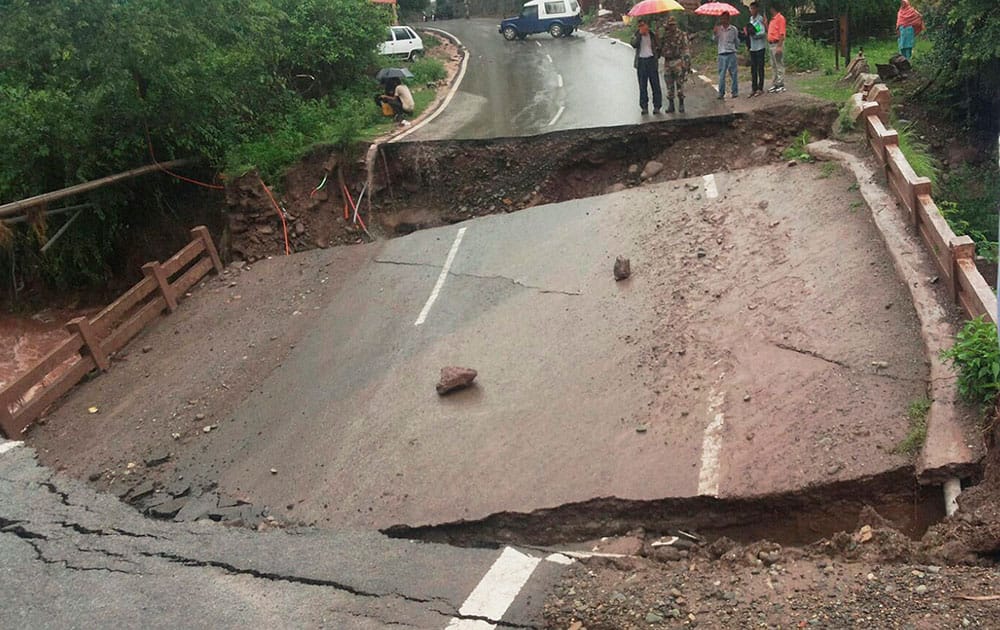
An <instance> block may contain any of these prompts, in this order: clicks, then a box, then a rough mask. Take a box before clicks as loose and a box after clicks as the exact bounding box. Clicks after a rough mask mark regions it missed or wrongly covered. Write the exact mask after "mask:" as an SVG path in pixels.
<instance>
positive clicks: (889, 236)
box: [807, 140, 985, 485]
mask: <svg viewBox="0 0 1000 630" xmlns="http://www.w3.org/2000/svg"><path fill="white" fill-rule="evenodd" d="M807 150H808V151H809V153H810V154H811V155H813V156H814V157H816V158H817V159H824V160H833V161H837V162H840V163H841V164H843V165H844V166H846V167H847V169H848V170H849V171H850V172H852V173H853V174H854V176H855V178H856V179H857V182H858V186H859V190H860V192H861V195H862V197H863V198H864V200H865V203H866V204H867V205H868V208H869V210H870V211H871V214H872V219H873V221H874V223H875V225H876V227H877V228H878V230H879V233H880V234H881V236H882V240H883V242H884V243H885V246H886V249H888V251H889V254H890V256H891V258H892V261H893V265H894V267H895V269H896V273H897V274H898V275H899V277H900V279H901V280H902V281H903V282H905V283H906V286H907V288H908V289H909V291H910V297H911V300H912V302H913V306H914V308H915V309H916V312H917V318H918V320H919V322H920V334H921V337H922V339H923V343H924V352H925V355H926V360H927V362H928V364H929V366H930V374H929V379H928V388H927V395H928V397H929V398H930V400H931V405H930V410H929V411H928V413H927V439H926V440H925V442H924V447H923V449H922V451H921V453H920V457H919V458H918V460H917V463H916V475H917V479H918V481H919V482H920V483H922V484H927V485H930V484H943V483H944V482H945V481H946V480H947V479H949V478H951V477H968V476H973V475H975V474H976V473H978V471H979V469H980V465H981V462H982V459H983V456H984V454H985V453H984V450H983V446H982V444H981V441H980V440H978V439H977V432H976V429H975V426H970V423H969V422H968V421H966V419H964V417H963V414H962V413H961V409H960V407H959V403H958V385H957V377H956V375H955V373H954V371H953V370H952V369H951V368H950V367H949V366H948V365H947V364H946V363H945V362H944V360H942V359H941V351H942V350H944V349H946V348H948V347H950V346H951V345H952V343H953V342H954V339H955V333H956V329H955V326H954V324H953V323H952V321H951V319H950V318H949V316H948V314H947V312H946V310H945V307H943V306H942V305H941V303H940V300H939V299H938V297H937V295H936V291H935V289H934V287H933V285H931V284H930V283H929V282H928V281H927V278H926V277H924V275H925V274H923V273H921V271H920V269H919V264H920V263H922V262H925V260H924V259H925V258H926V257H927V256H928V255H929V254H928V253H927V252H926V251H925V249H924V246H923V243H922V242H921V241H920V239H919V237H918V236H916V235H914V234H911V233H910V231H909V230H908V229H907V224H906V222H905V220H904V218H903V214H902V212H901V211H900V210H899V208H898V202H897V201H896V199H895V198H894V197H893V196H892V194H891V193H890V192H889V191H888V190H887V189H886V188H884V187H883V186H882V185H881V184H879V183H878V181H879V180H878V178H877V177H876V170H875V169H873V168H872V167H871V166H870V165H869V164H868V163H866V161H864V160H862V159H861V158H858V157H857V156H854V155H851V154H850V153H847V152H845V151H841V150H839V149H837V148H835V142H833V141H830V140H821V141H818V142H814V143H811V144H810V145H808V147H807ZM928 262H929V261H928ZM929 264H933V263H929Z"/></svg>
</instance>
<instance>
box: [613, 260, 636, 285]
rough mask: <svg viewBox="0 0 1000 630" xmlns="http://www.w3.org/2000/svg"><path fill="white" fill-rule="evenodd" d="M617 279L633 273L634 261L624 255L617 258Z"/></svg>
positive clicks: (615, 270) (615, 269)
mask: <svg viewBox="0 0 1000 630" xmlns="http://www.w3.org/2000/svg"><path fill="white" fill-rule="evenodd" d="M614 273H615V281H620V280H624V279H625V278H628V277H629V276H631V275H632V262H631V261H630V260H629V259H628V258H625V257H623V256H619V257H618V258H615V268H614Z"/></svg>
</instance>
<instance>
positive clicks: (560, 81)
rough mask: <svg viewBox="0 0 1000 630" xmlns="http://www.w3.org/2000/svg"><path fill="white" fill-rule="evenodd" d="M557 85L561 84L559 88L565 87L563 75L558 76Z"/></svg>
mask: <svg viewBox="0 0 1000 630" xmlns="http://www.w3.org/2000/svg"><path fill="white" fill-rule="evenodd" d="M556 83H558V84H559V87H562V86H563V79H562V75H561V74H557V75H556Z"/></svg>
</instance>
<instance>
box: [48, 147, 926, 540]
mask: <svg viewBox="0 0 1000 630" xmlns="http://www.w3.org/2000/svg"><path fill="white" fill-rule="evenodd" d="M850 184H851V181H850V180H849V178H847V177H846V175H845V174H844V173H843V172H840V173H831V172H827V171H826V170H824V169H821V168H819V167H816V166H805V165H804V166H800V167H797V168H795V169H790V168H787V167H786V166H784V165H774V166H768V167H764V168H757V169H748V170H743V171H735V172H732V173H726V174H720V175H718V176H717V177H716V178H715V187H716V189H717V190H718V191H719V197H718V198H714V199H708V198H707V197H706V196H705V190H704V183H703V180H702V179H701V178H695V179H689V180H684V181H675V182H664V183H661V184H655V185H646V186H643V187H640V188H635V189H630V190H626V191H624V192H621V193H615V194H611V195H605V196H601V197H594V198H589V199H580V200H576V201H570V202H566V203H560V204H552V205H547V206H539V207H535V208H529V209H526V210H522V211H519V212H517V213H511V214H505V215H493V216H488V217H482V218H479V219H475V220H471V221H466V222H464V223H463V224H462V227H463V228H465V230H466V232H465V233H464V238H463V240H462V241H461V246H460V247H459V248H458V249H457V250H455V255H454V257H453V260H452V265H451V267H450V269H449V273H448V274H447V275H446V276H445V277H444V282H443V285H441V287H440V289H439V290H437V291H436V293H435V287H436V285H437V282H438V280H439V278H440V276H441V270H442V266H443V265H444V264H445V261H446V259H448V258H449V254H450V252H451V251H452V248H453V247H454V243H455V240H456V235H457V232H458V229H459V228H458V227H456V226H447V227H442V228H437V229H431V230H424V231H420V232H417V233H414V234H411V235H409V236H406V237H402V238H398V239H394V240H392V241H387V242H383V243H378V244H373V245H370V246H360V247H353V248H338V249H333V250H328V251H316V252H309V253H306V254H302V255H299V256H296V257H293V258H290V259H281V258H276V259H274V260H270V261H264V262H260V263H258V264H255V265H254V266H253V268H252V269H251V270H245V271H242V272H238V273H237V272H230V274H229V275H228V276H227V277H224V278H221V279H213V280H210V281H209V282H207V283H206V286H205V288H204V289H203V290H202V291H199V292H196V293H195V295H194V296H193V297H192V298H191V299H190V300H188V301H187V302H186V303H185V305H184V308H182V309H179V310H178V311H177V313H175V314H174V315H172V316H171V317H169V318H165V319H163V320H161V324H159V325H157V326H154V327H153V328H151V329H149V330H148V331H147V332H146V333H144V336H143V337H142V338H141V339H140V340H139V341H137V342H136V344H135V345H136V346H147V347H149V348H150V349H151V351H150V352H149V353H133V354H131V355H129V357H128V358H127V360H126V361H122V362H119V363H118V364H116V366H115V367H114V369H112V370H111V371H110V372H109V373H107V374H105V375H103V376H101V377H100V378H98V379H95V380H94V381H93V382H92V383H87V384H85V385H83V386H82V387H79V388H77V389H76V390H75V391H74V392H73V393H72V394H70V396H68V397H67V399H66V401H65V403H64V404H63V405H62V407H61V408H60V409H58V410H56V411H55V412H54V413H53V414H52V415H51V416H50V418H49V420H48V423H47V424H46V425H45V426H41V427H37V428H36V429H34V430H33V432H32V436H31V438H30V441H31V443H32V444H33V445H34V446H36V447H37V448H38V449H39V452H40V453H41V454H42V456H43V460H44V461H46V462H47V463H50V464H51V465H53V466H55V467H65V468H66V469H67V470H69V471H71V472H72V473H73V474H74V475H75V476H77V477H78V478H88V477H89V478H93V479H95V480H96V483H97V484H98V485H99V487H105V488H107V489H108V490H110V491H111V492H113V493H115V494H124V493H125V492H127V491H128V490H129V488H131V487H134V486H136V485H138V484H139V483H140V482H142V481H152V482H154V483H155V484H157V487H160V488H163V491H164V492H168V491H170V488H171V487H174V486H177V485H178V484H180V485H184V486H186V485H188V484H190V485H191V487H192V490H191V494H190V495H189V496H190V497H191V498H190V499H186V500H188V501H189V503H194V502H195V501H196V497H197V495H198V493H199V492H200V491H201V490H206V491H207V490H211V489H215V491H217V492H218V493H219V494H221V495H222V496H225V497H232V498H234V499H238V500H242V501H246V502H249V503H252V504H253V505H254V506H255V508H260V509H264V510H267V511H268V512H269V513H270V514H271V515H273V516H274V517H276V518H278V519H279V520H281V521H286V522H292V523H301V524H306V525H311V524H316V525H322V526H329V527H347V528H352V529H385V528H390V527H393V526H397V525H408V526H413V527H417V526H426V525H436V524H442V523H452V522H458V521H472V520H477V519H482V518H485V517H487V516H489V515H491V514H495V513H499V512H532V511H535V510H541V511H544V510H546V509H549V508H555V507H558V506H562V505H565V504H571V503H576V502H585V501H588V500H590V499H593V498H595V497H618V498H621V499H632V500H656V499H663V498H670V497H691V496H697V495H708V496H718V497H753V496H757V495H765V494H768V493H774V492H790V491H795V490H797V489H799V488H802V487H805V486H810V485H813V486H814V485H822V484H825V483H831V482H835V481H842V480H848V479H857V478H859V477H863V476H870V475H878V474H880V473H882V472H885V471H891V470H896V469H899V468H901V467H904V466H907V465H908V464H909V461H908V459H907V458H906V457H905V456H903V455H900V454H898V453H895V452H894V449H895V446H896V445H897V444H898V443H899V442H900V441H901V440H902V438H903V437H904V436H905V435H906V432H907V430H908V420H907V418H906V408H907V405H908V404H909V403H910V402H911V401H913V400H915V399H917V398H919V397H920V396H921V395H924V393H925V392H926V381H925V379H926V366H925V365H924V362H923V355H922V348H921V345H920V341H919V334H918V332H917V322H916V316H915V313H914V311H913V309H912V306H910V305H909V298H908V294H907V291H906V287H905V286H904V285H903V284H902V283H900V282H899V281H898V280H897V278H896V276H895V273H894V270H893V268H892V264H891V261H890V260H889V258H888V255H887V252H886V251H885V250H884V248H883V246H882V245H881V242H880V239H879V236H878V234H877V232H876V231H875V228H874V227H873V226H872V225H871V222H870V221H869V220H868V219H867V218H866V217H864V216H863V215H861V214H860V213H856V212H853V211H852V205H851V204H852V199H854V197H852V195H854V196H855V197H856V196H857V193H856V192H851V191H850V189H849V188H850ZM805 191H808V192H805ZM806 195H808V196H806ZM767 200H770V203H769V204H764V203H762V201H767ZM854 203H856V202H854ZM804 204H809V205H808V207H809V211H808V212H806V211H803V208H804V207H806V206H805V205H804ZM843 252H850V254H849V255H844V254H843ZM619 255H625V256H629V257H631V259H632V270H633V276H632V277H631V278H630V279H629V280H628V281H625V282H620V283H616V282H615V281H614V279H613V277H612V273H611V269H612V266H613V262H614V259H615V257H616V256H619ZM274 286H282V287H284V290H285V291H284V293H283V294H277V295H276V294H275V292H274V291H273V287H274ZM310 291H312V292H311V293H310ZM432 294H434V295H436V300H435V301H434V303H433V305H432V306H431V307H430V309H429V311H428V314H427V317H426V321H425V322H424V323H423V324H422V325H415V324H416V321H417V319H418V314H420V313H421V312H422V310H423V309H424V307H425V305H426V303H427V301H428V299H429V296H431V295H432ZM237 297H239V298H240V299H236V298H237ZM202 330H208V331H211V332H210V336H209V337H208V339H202V338H199V335H198V332H197V331H202ZM182 333H183V334H182ZM279 335H281V336H280V337H279ZM215 348H219V349H220V350H218V351H217V350H215ZM167 350H169V352H167ZM872 362H879V365H882V364H883V363H884V364H885V367H884V368H878V369H876V368H873V367H872ZM447 365H461V366H466V367H471V368H474V369H476V370H478V372H479V377H478V379H477V381H476V385H475V386H474V387H472V388H470V389H467V390H465V391H461V392H457V393H455V394H453V395H450V396H448V397H446V398H440V397H438V395H437V394H436V393H435V390H434V385H435V383H436V381H437V378H438V373H439V370H440V369H441V368H442V367H444V366H447ZM163 383H169V384H170V387H167V388H164V387H163ZM90 405H95V406H97V407H99V408H100V409H101V412H100V413H99V414H97V415H96V416H94V417H90V416H87V415H84V418H85V419H81V414H82V413H83V412H84V411H85V410H86V409H87V407H88V406H90ZM197 412H201V413H197ZM196 414H197V415H196ZM192 416H194V419H193V420H192ZM199 417H201V418H203V419H200V420H199ZM872 418H878V421H877V422H873V421H872ZM203 425H206V427H207V428H209V429H210V430H209V431H208V432H204V431H203V430H202V426H203ZM172 434H173V435H177V436H179V437H177V438H176V439H173V438H172V437H171V435H172ZM859 438H864V439H859ZM164 452H165V453H169V454H170V456H169V458H168V460H167V461H166V463H163V464H155V465H144V462H146V461H158V460H159V459H162V458H161V457H159V456H156V454H157V453H164ZM151 458H152V459H151ZM272 470H273V472H272ZM182 491H183V489H182ZM175 494H176V493H175ZM182 516H183V517H184V518H196V517H197V510H195V511H194V513H193V515H192V514H189V513H187V512H184V513H182Z"/></svg>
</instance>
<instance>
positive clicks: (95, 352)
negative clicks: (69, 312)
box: [66, 317, 111, 372]
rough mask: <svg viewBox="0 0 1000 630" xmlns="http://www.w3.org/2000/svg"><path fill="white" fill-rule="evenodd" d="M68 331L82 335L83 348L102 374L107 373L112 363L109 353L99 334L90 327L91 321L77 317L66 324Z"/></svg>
mask: <svg viewBox="0 0 1000 630" xmlns="http://www.w3.org/2000/svg"><path fill="white" fill-rule="evenodd" d="M66 329H67V330H69V332H70V334H78V335H80V338H81V339H83V347H84V348H86V350H87V354H89V355H90V356H91V358H92V359H94V363H96V364H97V368H98V369H99V370H101V371H102V372H107V371H108V368H110V367H111V363H110V362H109V361H108V353H107V352H105V351H104V346H102V345H101V340H100V339H98V338H97V333H95V332H94V327H93V326H91V325H90V320H89V319H87V318H86V317H77V318H76V319H72V320H70V321H69V322H67V323H66Z"/></svg>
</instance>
